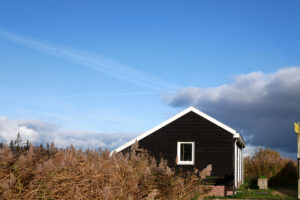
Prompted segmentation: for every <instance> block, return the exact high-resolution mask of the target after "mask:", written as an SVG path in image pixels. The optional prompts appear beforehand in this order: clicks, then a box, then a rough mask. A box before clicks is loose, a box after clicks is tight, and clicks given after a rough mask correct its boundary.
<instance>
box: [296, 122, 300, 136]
mask: <svg viewBox="0 0 300 200" xmlns="http://www.w3.org/2000/svg"><path fill="white" fill-rule="evenodd" d="M299 126H300V123H299V122H298V123H297V122H295V132H296V133H299Z"/></svg>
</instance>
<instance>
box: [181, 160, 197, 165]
mask: <svg viewBox="0 0 300 200" xmlns="http://www.w3.org/2000/svg"><path fill="white" fill-rule="evenodd" d="M194 164H195V163H194V162H182V161H181V162H177V165H194Z"/></svg>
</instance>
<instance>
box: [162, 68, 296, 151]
mask: <svg viewBox="0 0 300 200" xmlns="http://www.w3.org/2000/svg"><path fill="white" fill-rule="evenodd" d="M163 101H164V102H166V103H167V104H169V105H171V106H174V107H186V106H190V105H192V106H195V107H198V108H199V109H201V110H202V111H204V112H206V113H208V114H210V115H212V116H214V117H215V118H216V119H218V120H220V121H222V122H225V123H226V124H228V125H229V126H231V127H233V128H235V129H236V130H238V131H240V132H241V133H242V134H243V136H244V137H245V139H246V141H247V142H248V144H250V145H251V148H252V147H253V146H263V147H270V148H274V149H276V150H279V151H280V152H282V153H284V154H286V155H289V156H291V155H292V156H295V155H296V144H297V143H296V134H295V133H294V131H293V123H294V122H295V121H300V67H290V68H284V69H281V70H279V71H277V72H275V73H271V74H264V73H262V72H253V73H249V74H242V75H238V76H237V77H236V78H235V79H234V81H233V82H232V83H231V84H225V85H221V86H219V87H214V88H198V87H188V88H183V89H181V90H179V91H178V92H177V93H176V94H175V95H165V96H163Z"/></svg>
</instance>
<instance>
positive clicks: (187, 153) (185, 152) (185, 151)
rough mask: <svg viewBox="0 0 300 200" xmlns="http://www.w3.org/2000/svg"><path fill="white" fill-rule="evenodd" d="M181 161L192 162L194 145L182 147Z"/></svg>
mask: <svg viewBox="0 0 300 200" xmlns="http://www.w3.org/2000/svg"><path fill="white" fill-rule="evenodd" d="M180 157H181V159H180V160H181V161H192V144H181V145H180Z"/></svg>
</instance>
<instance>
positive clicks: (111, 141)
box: [0, 117, 137, 150]
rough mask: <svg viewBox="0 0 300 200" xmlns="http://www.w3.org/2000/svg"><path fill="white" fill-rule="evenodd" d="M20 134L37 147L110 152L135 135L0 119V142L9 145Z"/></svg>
mask: <svg viewBox="0 0 300 200" xmlns="http://www.w3.org/2000/svg"><path fill="white" fill-rule="evenodd" d="M18 132H19V133H20V134H21V137H22V139H23V142H26V140H29V141H30V142H31V143H33V144H36V145H39V144H46V143H51V142H54V144H55V145H56V146H57V147H67V146H69V145H70V144H73V145H74V146H76V147H82V148H99V147H102V148H103V149H109V150H112V149H114V148H116V147H118V146H120V145H122V144H124V143H125V142H127V141H129V140H130V139H131V138H133V137H135V136H136V135H137V134H136V133H135V134H130V133H101V132H89V131H78V130H64V129H61V128H59V127H58V126H57V125H55V124H51V123H47V122H43V121H38V120H14V119H7V118H5V117H2V118H0V141H2V142H6V143H9V142H10V141H11V140H14V139H15V138H16V135H17V133H18Z"/></svg>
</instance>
